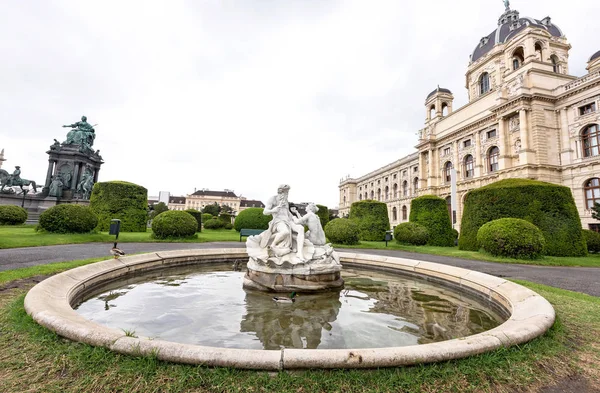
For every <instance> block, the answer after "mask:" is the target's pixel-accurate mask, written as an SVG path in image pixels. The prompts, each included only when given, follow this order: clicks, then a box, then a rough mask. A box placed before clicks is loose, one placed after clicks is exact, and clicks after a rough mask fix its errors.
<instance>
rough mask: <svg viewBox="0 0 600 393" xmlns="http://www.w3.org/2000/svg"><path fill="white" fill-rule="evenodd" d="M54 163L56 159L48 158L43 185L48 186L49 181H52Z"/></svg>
mask: <svg viewBox="0 0 600 393" xmlns="http://www.w3.org/2000/svg"><path fill="white" fill-rule="evenodd" d="M54 164H56V161H54V160H48V172H47V173H46V184H45V185H44V187H50V183H51V182H52V172H53V171H54Z"/></svg>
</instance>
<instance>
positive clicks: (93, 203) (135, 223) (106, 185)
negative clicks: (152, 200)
mask: <svg viewBox="0 0 600 393" xmlns="http://www.w3.org/2000/svg"><path fill="white" fill-rule="evenodd" d="M147 207H148V190H146V189H145V188H144V187H142V186H138V185H137V184H133V183H128V182H124V181H110V182H102V183H96V184H94V188H93V189H92V195H91V196H90V208H91V209H92V211H93V212H94V213H95V214H96V215H97V216H98V227H97V228H96V229H98V230H99V231H108V228H109V227H110V220H112V219H114V218H118V219H119V220H121V232H146V225H147V220H148V213H147V211H146V208H147ZM165 213H166V212H165ZM157 217H158V216H157Z"/></svg>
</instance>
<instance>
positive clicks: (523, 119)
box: [519, 109, 531, 165]
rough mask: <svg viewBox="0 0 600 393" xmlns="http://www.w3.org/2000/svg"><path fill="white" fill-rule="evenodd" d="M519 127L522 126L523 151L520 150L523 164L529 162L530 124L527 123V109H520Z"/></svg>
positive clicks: (520, 159)
mask: <svg viewBox="0 0 600 393" xmlns="http://www.w3.org/2000/svg"><path fill="white" fill-rule="evenodd" d="M519 123H520V125H519V127H520V128H521V133H520V137H521V151H520V152H519V163H520V164H521V165H526V164H529V162H530V161H529V159H530V157H529V152H530V151H531V150H529V124H528V123H527V110H526V109H521V110H519Z"/></svg>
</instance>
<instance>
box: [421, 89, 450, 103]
mask: <svg viewBox="0 0 600 393" xmlns="http://www.w3.org/2000/svg"><path fill="white" fill-rule="evenodd" d="M437 92H440V93H448V94H452V92H451V91H450V90H448V89H446V88H443V87H439V86H438V87H437V89H435V90H434V91H432V92H431V93H429V95H427V98H426V100H428V99H429V97H431V96H432V95H434V94H435V93H437Z"/></svg>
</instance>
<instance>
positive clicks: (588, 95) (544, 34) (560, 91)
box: [339, 10, 600, 229]
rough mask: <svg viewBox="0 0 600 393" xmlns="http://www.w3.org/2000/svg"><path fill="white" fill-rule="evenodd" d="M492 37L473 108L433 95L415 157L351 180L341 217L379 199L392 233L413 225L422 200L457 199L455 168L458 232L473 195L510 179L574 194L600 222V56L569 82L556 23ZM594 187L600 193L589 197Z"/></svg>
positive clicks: (474, 72)
mask: <svg viewBox="0 0 600 393" xmlns="http://www.w3.org/2000/svg"><path fill="white" fill-rule="evenodd" d="M486 38H487V40H482V41H481V42H480V43H479V44H478V46H477V48H476V49H475V51H474V53H473V55H472V57H471V61H470V63H469V66H468V68H467V74H466V80H467V90H468V92H469V100H470V102H469V103H468V104H467V105H465V106H463V107H461V108H459V109H457V110H455V111H452V100H453V97H452V93H450V91H449V90H447V89H440V88H439V87H438V89H436V90H434V91H433V92H432V93H431V94H430V95H429V96H428V97H427V99H426V102H425V106H426V119H427V120H426V122H425V127H424V128H423V129H422V130H420V131H419V132H418V135H419V141H418V144H417V145H416V148H417V152H416V153H413V154H411V155H409V156H407V157H404V158H401V159H399V160H397V161H395V162H393V163H391V164H389V165H386V166H385V167H382V168H379V169H377V170H375V171H373V172H371V173H369V174H366V175H364V176H361V177H359V178H356V179H354V178H346V179H343V180H342V181H341V183H340V185H339V192H340V216H344V215H347V214H348V213H349V209H350V205H351V204H352V203H353V202H355V201H359V200H364V199H375V200H379V201H383V202H385V203H387V205H388V211H389V217H390V222H391V223H392V225H397V224H399V223H401V222H406V221H408V215H409V213H410V202H411V200H412V199H413V198H414V197H416V196H419V195H425V194H434V195H438V196H440V197H442V198H447V199H448V200H449V197H450V181H449V178H448V176H447V175H448V173H449V169H450V168H454V169H456V171H457V197H458V198H457V199H458V204H457V206H458V211H457V220H458V222H457V224H456V226H455V227H456V228H457V229H458V228H459V225H460V219H461V214H462V211H463V207H464V196H465V194H466V193H467V192H468V191H469V190H472V189H475V188H478V187H481V186H484V185H486V184H489V183H492V182H495V181H497V180H501V179H506V178H528V179H537V180H541V181H547V182H551V183H556V184H562V185H565V186H568V187H570V188H571V190H572V192H573V196H574V198H575V201H576V203H577V207H578V209H579V213H580V216H581V220H582V224H583V226H584V228H587V227H588V225H589V224H592V225H593V224H595V223H596V222H595V220H592V218H591V213H590V210H589V206H590V204H591V203H592V204H593V202H594V201H595V200H596V201H598V202H600V146H598V145H599V144H600V130H599V127H600V110H599V109H600V52H597V53H596V54H594V55H593V56H592V57H591V58H590V60H589V62H588V67H587V70H588V71H589V73H588V74H587V75H584V76H583V77H580V78H577V77H575V76H571V75H569V74H568V51H569V49H570V48H571V45H570V44H569V43H568V42H567V39H566V37H565V36H564V35H563V34H562V32H561V31H560V29H559V28H558V27H557V26H556V25H554V24H552V23H551V22H550V18H545V19H543V20H541V21H540V20H535V19H533V18H520V16H519V14H518V12H517V11H513V10H507V12H505V14H503V16H502V17H501V18H500V20H499V26H498V28H497V29H496V30H495V31H494V32H492V34H490V36H489V37H486ZM484 41H485V42H484ZM594 179H598V181H597V183H598V187H596V188H597V190H596V188H594V189H593V190H592V191H590V187H591V186H593V183H594V182H595V180H594ZM594 187H595V186H594ZM596 195H597V196H596ZM595 198H596V199H595Z"/></svg>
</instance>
